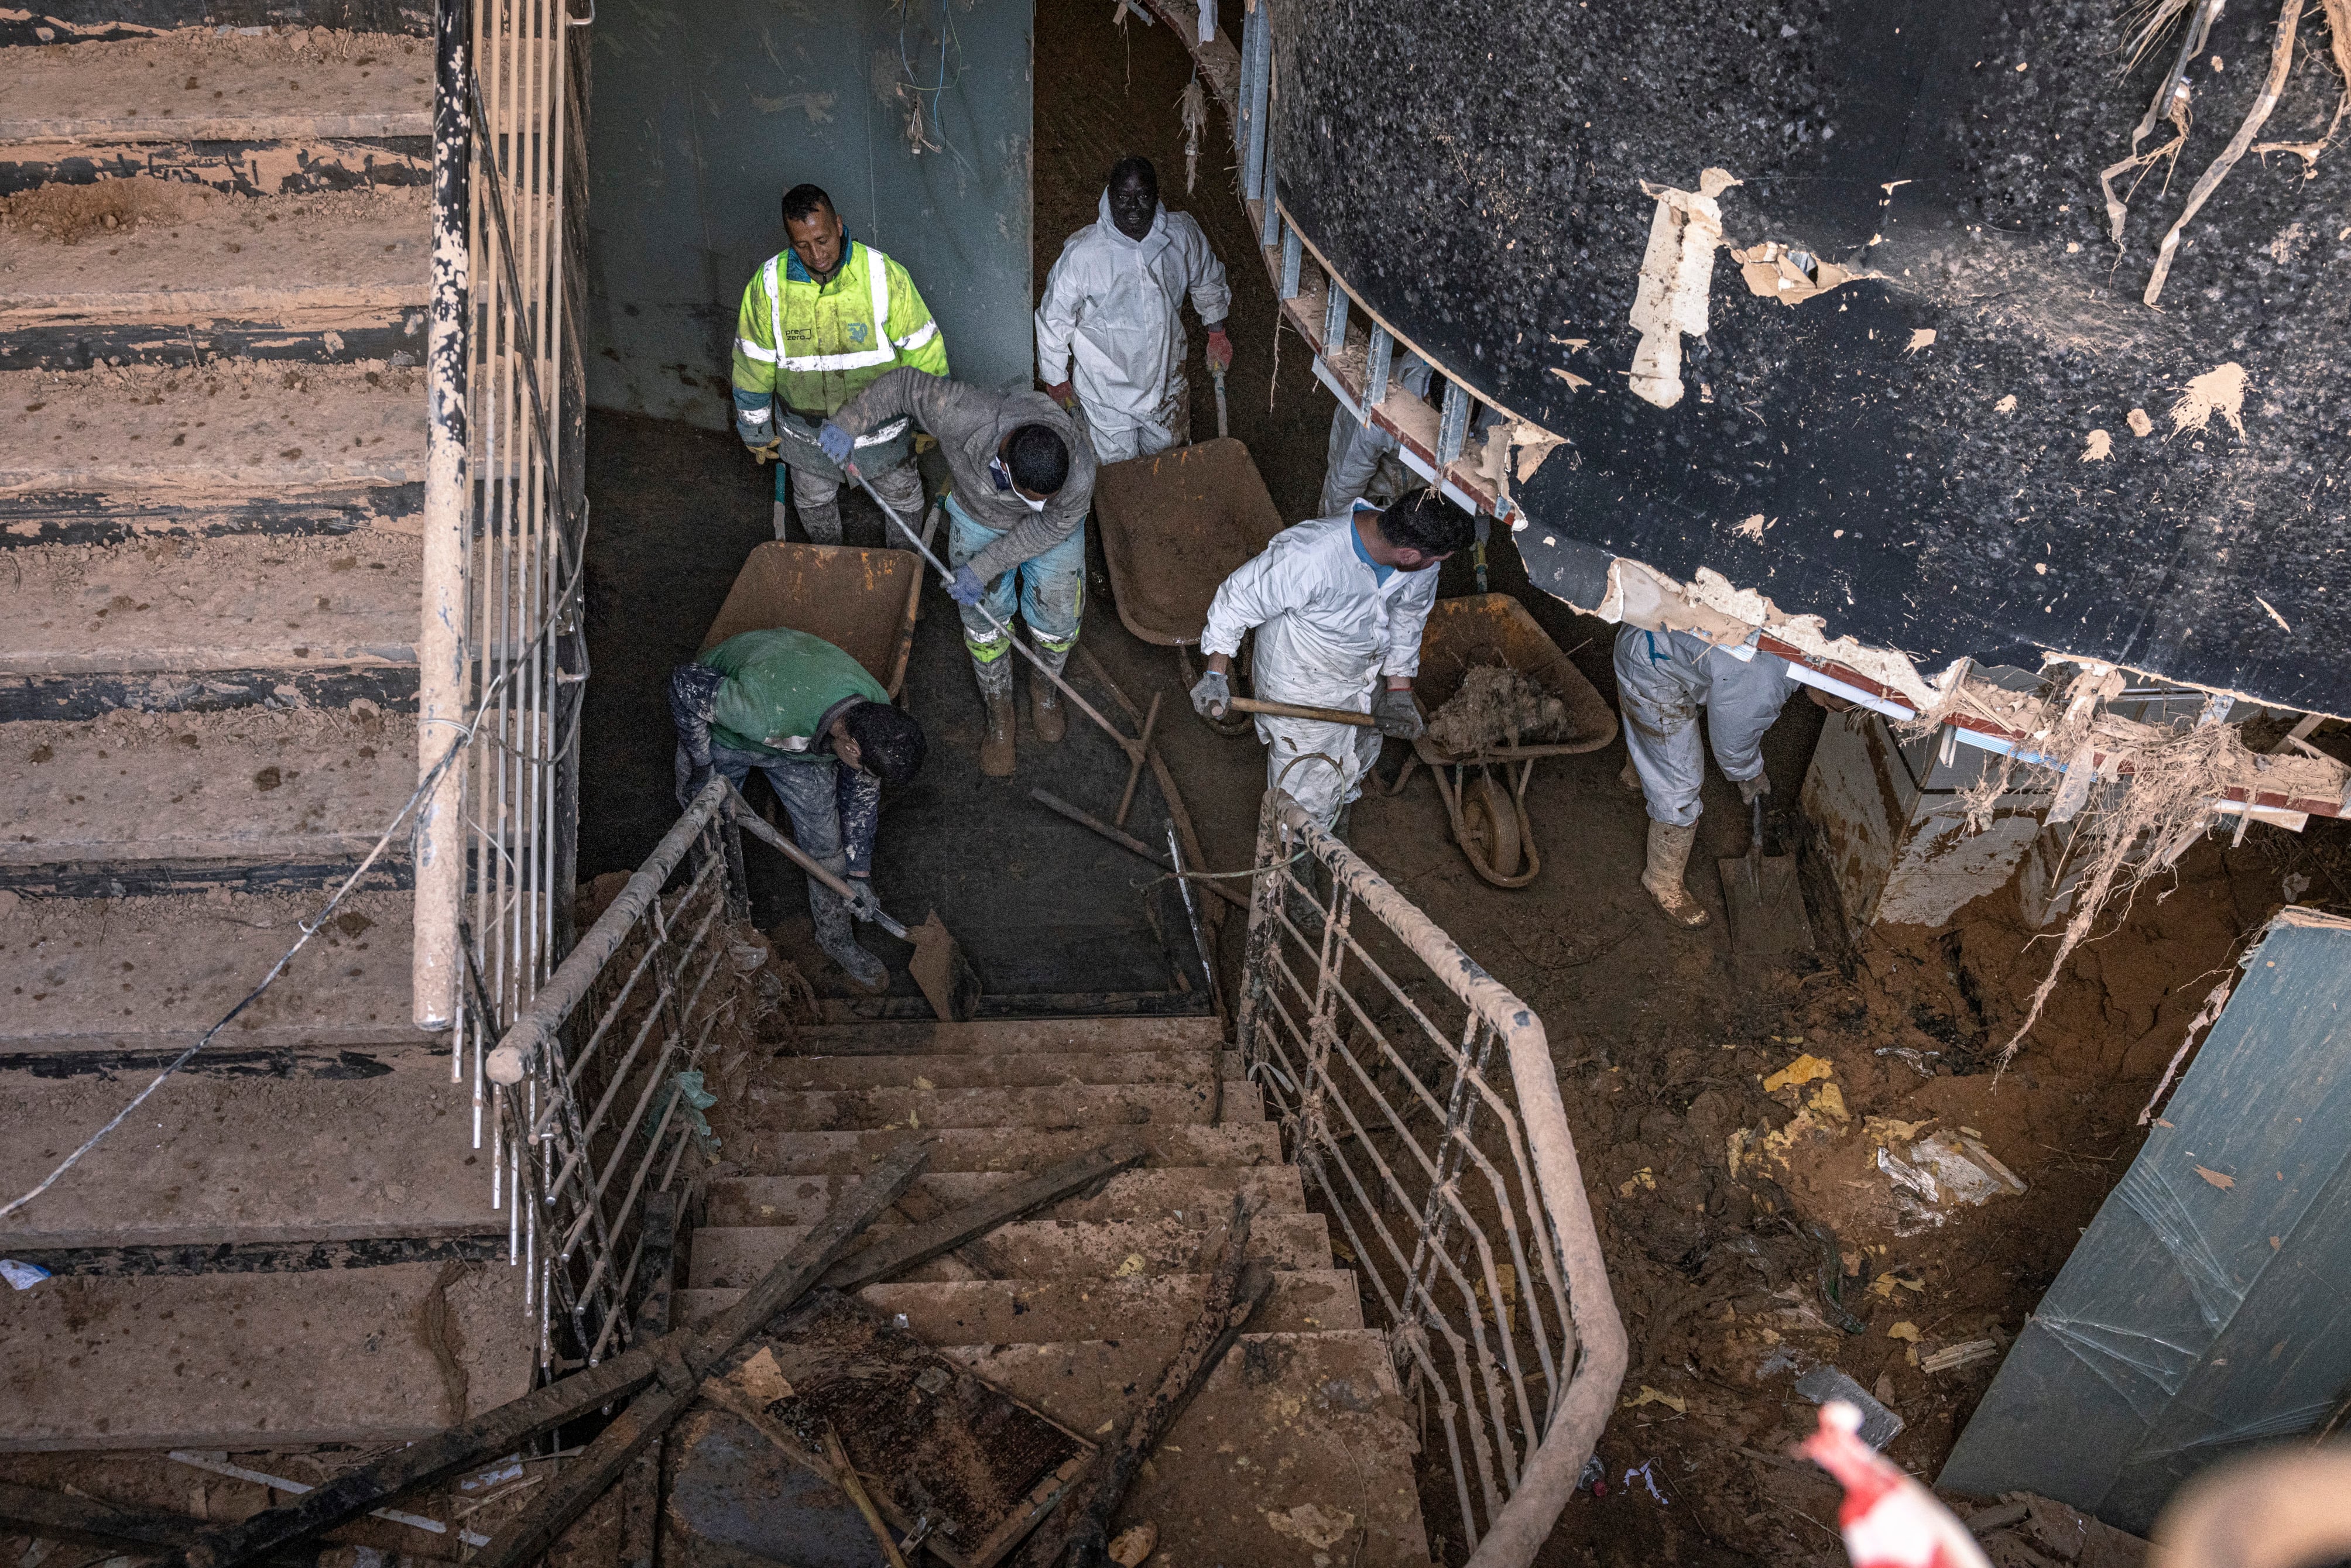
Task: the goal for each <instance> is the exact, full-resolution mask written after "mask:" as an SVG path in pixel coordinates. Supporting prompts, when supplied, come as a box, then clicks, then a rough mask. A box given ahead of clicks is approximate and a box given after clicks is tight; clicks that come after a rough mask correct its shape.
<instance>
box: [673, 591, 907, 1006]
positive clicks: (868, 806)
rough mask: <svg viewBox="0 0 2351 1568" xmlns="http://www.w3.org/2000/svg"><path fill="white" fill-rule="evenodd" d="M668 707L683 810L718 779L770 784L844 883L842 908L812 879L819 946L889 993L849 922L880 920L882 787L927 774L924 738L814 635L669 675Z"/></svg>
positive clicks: (756, 644) (741, 640) (859, 670)
mask: <svg viewBox="0 0 2351 1568" xmlns="http://www.w3.org/2000/svg"><path fill="white" fill-rule="evenodd" d="M669 706H670V716H671V717H672V718H673V719H674V720H675V722H676V724H677V761H676V767H677V799H678V803H679V804H680V805H681V806H683V805H684V804H685V803H686V802H688V801H690V800H693V799H694V798H695V796H696V795H697V794H699V793H701V791H702V789H703V787H704V786H705V785H706V784H708V783H709V782H710V776H711V774H712V773H714V772H716V773H721V774H724V775H725V776H726V779H727V781H728V782H729V783H731V784H734V785H735V786H736V787H737V788H738V789H739V788H740V787H741V786H742V783H743V780H744V779H747V778H749V777H750V774H751V769H753V768H758V770H759V771H760V772H762V773H765V774H766V775H767V776H768V783H769V784H770V785H771V786H773V787H774V789H775V791H776V799H777V800H780V801H782V802H783V806H784V811H785V813H786V814H787V815H788V816H789V817H790V818H791V822H792V837H793V838H794V839H796V840H798V841H799V846H800V848H801V849H803V850H805V851H806V852H808V853H809V855H810V857H811V858H813V859H814V860H815V861H816V862H818V863H819V864H820V865H821V866H823V867H824V869H825V870H827V871H829V872H831V873H832V874H833V875H835V876H837V877H845V878H846V879H847V880H848V883H849V887H850V891H851V894H852V897H851V898H849V899H847V900H844V899H843V898H842V897H841V895H840V894H837V893H834V892H832V891H831V889H829V888H827V887H825V886H824V885H823V884H821V883H819V882H818V881H817V880H816V879H815V878H814V877H810V879H809V914H810V915H812V916H813V917H814V918H815V921H816V945H817V946H819V947H820V948H822V949H823V951H824V956H826V957H828V958H830V959H831V960H832V961H833V962H834V963H836V964H838V965H840V966H841V968H842V969H844V970H846V971H847V972H848V975H849V977H850V978H851V979H852V980H853V981H854V982H856V983H857V984H858V985H859V986H862V987H863V988H866V989H867V990H869V991H871V990H879V989H881V988H883V986H884V985H886V984H887V983H888V982H889V971H888V970H887V969H885V968H883V964H882V960H881V959H879V958H877V957H875V956H873V955H872V954H871V953H869V952H867V951H866V950H865V949H864V948H862V947H861V946H858V944H857V939H856V937H855V936H854V935H853V934H852V931H851V928H850V918H851V916H852V915H854V916H855V917H856V918H858V919H860V920H868V921H870V920H872V919H874V918H875V917H876V916H877V915H880V914H881V910H882V906H881V904H880V903H879V901H877V900H876V899H875V897H874V895H873V883H872V875H873V832H874V829H875V827H876V826H877V825H878V824H879V821H880V819H881V807H882V787H883V785H885V784H887V785H889V786H890V787H891V788H892V789H897V788H900V787H903V786H904V784H905V783H906V782H907V780H909V779H912V778H914V773H915V770H916V769H918V768H921V767H922V765H923V749H924V739H923V727H922V726H921V725H919V724H917V723H915V722H914V717H913V716H911V715H909V714H907V713H905V712H904V711H902V710H900V709H898V708H895V707H893V706H891V705H890V694H889V693H888V692H887V691H885V690H883V686H882V683H881V682H879V681H877V680H875V679H874V678H873V677H872V675H871V674H868V673H867V672H866V669H865V666H864V665H862V664H859V663H858V662H857V661H856V660H855V659H853V658H852V657H850V655H849V654H847V653H843V652H842V651H841V649H839V648H836V647H834V646H833V645H832V644H831V643H828V642H826V641H825V640H824V639H823V638H821V637H816V636H811V635H810V633H808V632H790V631H772V632H743V633H742V634H741V635H740V636H736V637H729V638H728V639H726V641H725V642H724V643H719V644H718V646H716V648H713V649H711V650H710V651H709V652H708V653H705V654H703V655H702V657H701V658H699V659H697V660H695V662H694V663H693V664H681V665H679V666H678V667H677V669H676V670H674V672H672V674H671V675H670V682H669Z"/></svg>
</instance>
